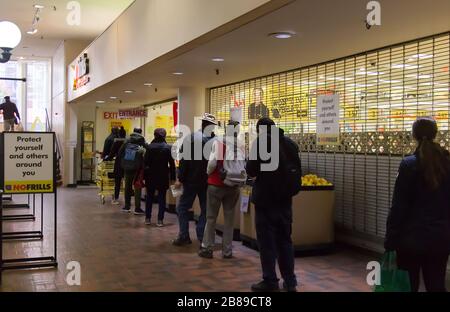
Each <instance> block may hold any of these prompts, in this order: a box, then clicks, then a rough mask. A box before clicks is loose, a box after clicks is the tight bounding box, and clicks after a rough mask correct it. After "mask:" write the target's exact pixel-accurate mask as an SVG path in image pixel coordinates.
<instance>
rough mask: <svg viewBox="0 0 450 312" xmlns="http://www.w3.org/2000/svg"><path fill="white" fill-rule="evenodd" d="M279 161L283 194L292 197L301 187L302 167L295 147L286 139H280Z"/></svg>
mask: <svg viewBox="0 0 450 312" xmlns="http://www.w3.org/2000/svg"><path fill="white" fill-rule="evenodd" d="M280 161H281V169H282V172H281V173H282V175H283V180H284V181H285V183H284V184H285V185H284V187H283V190H282V192H283V195H285V196H286V197H293V196H295V195H297V194H298V193H300V191H301V189H302V167H301V163H300V158H299V155H298V152H297V149H296V148H293V146H290V144H289V143H288V142H286V140H281V141H280Z"/></svg>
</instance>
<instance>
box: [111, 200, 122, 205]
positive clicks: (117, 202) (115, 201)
mask: <svg viewBox="0 0 450 312" xmlns="http://www.w3.org/2000/svg"><path fill="white" fill-rule="evenodd" d="M111 204H113V205H120V201H118V200H115V199H113V200H112V202H111Z"/></svg>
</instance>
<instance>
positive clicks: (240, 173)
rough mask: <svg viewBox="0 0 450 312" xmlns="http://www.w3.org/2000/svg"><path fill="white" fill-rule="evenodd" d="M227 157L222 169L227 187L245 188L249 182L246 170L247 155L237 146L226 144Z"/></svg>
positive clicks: (223, 179) (222, 176) (222, 175)
mask: <svg viewBox="0 0 450 312" xmlns="http://www.w3.org/2000/svg"><path fill="white" fill-rule="evenodd" d="M224 145H225V157H224V160H223V166H222V168H221V178H222V181H223V183H224V184H225V185H227V186H237V187H241V186H244V185H245V183H246V182H247V172H246V170H245V165H246V161H245V154H244V152H243V151H242V150H241V149H239V148H238V147H237V144H228V145H226V144H224Z"/></svg>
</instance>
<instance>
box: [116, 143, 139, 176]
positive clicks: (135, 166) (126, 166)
mask: <svg viewBox="0 0 450 312" xmlns="http://www.w3.org/2000/svg"><path fill="white" fill-rule="evenodd" d="M141 149H142V148H141V146H140V145H138V144H134V143H128V144H127V146H125V152H124V155H123V158H122V162H121V165H122V169H123V170H125V171H138V170H139V169H140V168H141V167H142V165H143V163H144V155H143V154H144V153H143V152H142V150H141Z"/></svg>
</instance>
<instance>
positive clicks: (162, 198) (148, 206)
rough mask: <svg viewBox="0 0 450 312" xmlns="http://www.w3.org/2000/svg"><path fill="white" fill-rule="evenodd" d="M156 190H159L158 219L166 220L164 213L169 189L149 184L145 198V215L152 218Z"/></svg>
mask: <svg viewBox="0 0 450 312" xmlns="http://www.w3.org/2000/svg"><path fill="white" fill-rule="evenodd" d="M155 191H158V204H159V211H158V221H163V220H164V213H165V212H166V193H167V189H157V188H156V187H154V186H147V198H146V200H145V217H146V218H147V219H149V220H150V219H151V218H152V209H153V198H154V197H155Z"/></svg>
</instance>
